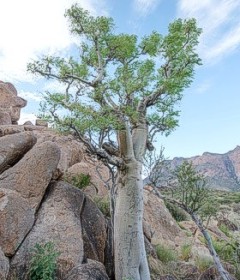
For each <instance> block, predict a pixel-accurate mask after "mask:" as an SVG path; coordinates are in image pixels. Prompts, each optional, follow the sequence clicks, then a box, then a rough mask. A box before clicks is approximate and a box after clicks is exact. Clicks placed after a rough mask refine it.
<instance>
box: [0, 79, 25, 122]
mask: <svg viewBox="0 0 240 280" xmlns="http://www.w3.org/2000/svg"><path fill="white" fill-rule="evenodd" d="M26 104H27V101H26V100H24V99H23V98H21V97H19V96H17V90H16V89H15V87H14V86H13V85H12V84H11V83H4V82H2V81H0V125H2V124H4V125H8V124H17V122H18V120H19V118H20V111H21V108H23V107H25V106H26Z"/></svg>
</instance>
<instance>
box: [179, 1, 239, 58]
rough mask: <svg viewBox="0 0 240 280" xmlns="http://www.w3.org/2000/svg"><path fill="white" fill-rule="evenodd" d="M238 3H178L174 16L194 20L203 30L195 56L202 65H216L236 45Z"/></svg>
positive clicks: (237, 40) (237, 38)
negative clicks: (201, 60) (214, 63)
mask: <svg viewBox="0 0 240 280" xmlns="http://www.w3.org/2000/svg"><path fill="white" fill-rule="evenodd" d="M239 14H240V1H239V0H201V1H199V0H191V1H189V0H179V2H178V16H180V17H182V18H186V17H194V18H196V19H197V21H198V25H199V26H200V27H201V28H203V34H202V36H201V38H200V46H199V53H200V56H201V57H202V58H203V60H204V62H205V63H206V62H211V63H213V62H214V61H217V60H219V59H221V58H222V57H223V56H225V55H226V54H229V53H231V52H233V51H235V50H236V49H237V47H238V46H239V45H240V32H239V30H240V17H239Z"/></svg>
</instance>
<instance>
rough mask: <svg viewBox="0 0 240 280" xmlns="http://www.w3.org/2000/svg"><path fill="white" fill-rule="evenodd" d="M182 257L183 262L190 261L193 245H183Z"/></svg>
mask: <svg viewBox="0 0 240 280" xmlns="http://www.w3.org/2000/svg"><path fill="white" fill-rule="evenodd" d="M180 252H181V256H180V258H181V259H182V260H183V261H186V262H187V261H188V260H189V259H190V257H191V253H192V245H191V244H183V245H182V246H181V251H180Z"/></svg>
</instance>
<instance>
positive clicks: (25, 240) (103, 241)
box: [0, 82, 240, 280]
mask: <svg viewBox="0 0 240 280" xmlns="http://www.w3.org/2000/svg"><path fill="white" fill-rule="evenodd" d="M8 97H9V98H8ZM1 98H2V99H1ZM3 99H4V100H5V101H4V102H5V103H4V104H5V105H4V106H5V107H4V106H3V107H2V108H1V106H0V109H1V110H0V112H1V113H2V114H0V280H27V279H40V278H39V275H38V277H37V274H39V273H40V272H41V271H43V270H44V272H45V273H47V270H48V269H50V268H51V266H53V264H54V265H56V270H55V274H56V278H55V279H58V280H109V279H111V280H114V273H113V247H112V244H113V241H112V234H111V232H112V227H111V224H110V222H109V199H108V191H107V189H106V187H105V184H104V180H106V179H107V178H108V171H107V169H106V167H105V166H103V165H102V164H101V162H99V161H98V160H97V159H95V158H92V157H90V156H89V155H88V154H87V153H86V151H85V149H84V146H83V145H82V144H81V143H80V142H78V141H77V139H75V138H74V137H73V136H72V135H61V134H58V133H57V132H55V131H53V130H51V129H49V128H47V124H46V123H44V122H42V121H38V122H37V123H36V125H33V124H31V123H29V122H28V123H25V124H24V125H18V124H17V122H18V120H19V115H20V109H21V107H22V106H23V105H26V101H24V100H22V99H20V100H19V99H18V97H17V91H16V90H15V88H14V87H13V85H11V84H5V83H2V82H0V104H2V103H1V102H2V101H1V100H3ZM18 102H19V103H18ZM14 112H15V113H16V114H15V113H14ZM96 168H97V169H98V173H100V174H101V176H100V177H101V179H100V178H99V176H98V173H97V172H96ZM79 175H83V177H81V176H79ZM84 176H85V177H84ZM82 178H85V179H86V178H87V179H90V180H84V184H83V181H82ZM231 194H232V193H231ZM224 199H226V198H224ZM228 199H229V198H228ZM231 199H232V198H231ZM171 211H172V210H170V208H167V207H166V205H165V203H164V201H163V200H161V199H160V198H159V196H158V195H157V194H156V193H154V190H153V189H152V188H151V187H145V190H144V220H143V229H144V235H145V246H146V251H147V254H148V260H149V266H150V269H151V279H152V280H167V279H172V280H178V279H179V280H183V279H185V280H208V279H213V280H219V276H218V275H217V273H216V270H215V269H214V267H213V266H212V261H211V258H210V255H209V252H208V250H207V248H206V245H205V243H204V240H203V237H202V236H201V234H200V232H198V230H197V229H196V226H194V224H193V223H192V222H191V221H190V220H189V218H188V217H187V215H186V214H185V215H182V214H181V213H180V212H176V209H175V211H174V213H175V214H173V212H171ZM177 211H179V209H178V210H177ZM176 213H177V215H176ZM180 214H181V215H180ZM239 214H240V199H239V201H238V200H236V199H234V201H233V202H232V205H231V204H230V203H228V209H224V217H223V216H222V218H220V219H219V221H217V220H214V221H212V222H211V224H210V226H211V227H209V230H210V233H211V234H212V236H213V237H214V240H215V241H216V242H218V243H216V244H218V247H219V248H220V249H221V252H222V251H223V250H222V249H223V248H226V246H227V244H231V242H232V238H233V237H234V238H235V236H236V238H239V229H240V218H239V217H240V215H239ZM179 216H181V222H180V221H179ZM220 222H221V223H220ZM221 224H224V227H223V229H224V231H225V233H224V232H223V231H221V230H220V229H219V228H218V226H219V225H221ZM219 227H220V226H219ZM227 248H229V247H227ZM231 248H232V247H231ZM224 252H225V251H224ZM229 254H230V255H229ZM229 256H230V257H229ZM234 256H235V255H234V254H232V251H231V252H230V253H229V251H227V253H226V254H225V255H223V256H222V259H223V260H224V261H225V265H226V267H227V269H228V270H229V272H230V273H231V274H232V275H235V277H238V275H239V277H240V270H239V274H238V272H237V266H236V264H235V259H234ZM239 269H240V268H239ZM33 275H34V277H33ZM35 276H36V277H35ZM235 277H233V279H240V278H239V277H238V278H235ZM41 279H42V278H41ZM45 279H50V278H45Z"/></svg>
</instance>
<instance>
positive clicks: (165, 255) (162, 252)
mask: <svg viewBox="0 0 240 280" xmlns="http://www.w3.org/2000/svg"><path fill="white" fill-rule="evenodd" d="M156 253H157V256H158V259H159V260H160V261H161V262H163V263H168V262H170V261H176V260H177V253H176V251H174V250H173V249H172V248H169V247H167V246H166V245H162V244H158V245H157V246H156Z"/></svg>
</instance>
